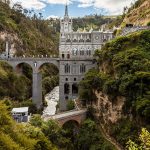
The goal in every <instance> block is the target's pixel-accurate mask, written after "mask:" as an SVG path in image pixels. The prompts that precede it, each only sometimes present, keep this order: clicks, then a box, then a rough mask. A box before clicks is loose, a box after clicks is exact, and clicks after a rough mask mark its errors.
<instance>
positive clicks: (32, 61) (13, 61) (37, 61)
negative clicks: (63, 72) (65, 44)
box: [0, 57, 59, 108]
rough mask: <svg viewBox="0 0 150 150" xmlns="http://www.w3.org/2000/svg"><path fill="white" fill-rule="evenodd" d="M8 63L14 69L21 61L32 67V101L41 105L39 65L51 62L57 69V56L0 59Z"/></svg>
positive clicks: (38, 106)
mask: <svg viewBox="0 0 150 150" xmlns="http://www.w3.org/2000/svg"><path fill="white" fill-rule="evenodd" d="M0 60H1V61H6V62H7V63H8V64H10V65H11V66H12V67H13V69H14V70H15V71H16V70H17V66H18V65H19V64H22V63H26V64H28V65H29V66H31V68H32V76H33V81H32V101H33V103H34V104H35V105H36V106H37V108H40V107H41V106H42V75H41V74H40V67H41V66H42V65H44V64H47V63H49V64H53V65H55V66H56V67H57V68H58V69H59V58H33V57H31V58H23V57H20V58H15V57H14V58H7V59H0Z"/></svg>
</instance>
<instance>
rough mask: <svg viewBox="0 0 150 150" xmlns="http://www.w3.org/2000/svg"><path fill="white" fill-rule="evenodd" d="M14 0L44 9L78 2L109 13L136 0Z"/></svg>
mask: <svg viewBox="0 0 150 150" xmlns="http://www.w3.org/2000/svg"><path fill="white" fill-rule="evenodd" d="M13 1H14V2H21V4H22V6H23V7H25V8H29V9H31V8H33V9H37V10H38V9H43V8H45V7H46V5H47V4H62V5H64V4H66V2H67V3H68V4H71V3H74V2H78V3H79V4H78V7H82V8H85V7H91V6H92V7H94V8H96V9H103V10H105V11H107V12H108V13H109V14H112V15H114V14H120V13H121V12H122V11H123V7H124V6H130V4H131V2H134V1H135V0H13Z"/></svg>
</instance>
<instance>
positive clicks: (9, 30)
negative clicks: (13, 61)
mask: <svg viewBox="0 0 150 150" xmlns="http://www.w3.org/2000/svg"><path fill="white" fill-rule="evenodd" d="M5 34H6V35H5ZM7 34H8V36H9V37H10V41H11V44H14V46H13V48H14V49H15V52H16V55H23V54H24V55H50V54H57V53H58V41H59V40H58V38H59V34H58V32H56V31H55V30H54V29H53V28H51V27H49V22H48V21H46V20H43V18H42V14H41V13H40V14H36V13H34V12H33V11H29V10H26V9H23V8H22V6H21V5H19V4H15V5H14V6H13V8H12V9H11V8H10V7H9V6H8V5H7V4H5V3H3V2H1V1H0V39H1V40H0V44H1V46H0V48H1V49H0V51H4V44H3V42H4V39H2V35H3V36H7Z"/></svg>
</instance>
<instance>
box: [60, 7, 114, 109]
mask: <svg viewBox="0 0 150 150" xmlns="http://www.w3.org/2000/svg"><path fill="white" fill-rule="evenodd" d="M72 25H73V24H72V19H71V18H70V17H69V15H68V7H67V5H66V7H65V15H64V18H63V19H61V20H60V41H59V58H60V68H59V70H60V74H59V80H60V81H59V87H60V91H59V98H60V109H61V110H66V105H67V101H68V100H74V99H76V98H77V97H78V92H79V91H78V83H79V82H80V81H81V80H84V74H85V73H86V72H87V71H88V70H89V69H91V68H93V67H96V64H95V63H94V61H93V59H94V57H93V55H94V53H95V50H96V49H101V47H102V45H103V44H104V43H105V42H106V41H109V40H111V39H112V38H113V32H110V31H102V30H101V31H94V30H93V29H92V28H91V30H90V31H85V30H84V31H82V32H79V31H76V32H74V31H73V26H72Z"/></svg>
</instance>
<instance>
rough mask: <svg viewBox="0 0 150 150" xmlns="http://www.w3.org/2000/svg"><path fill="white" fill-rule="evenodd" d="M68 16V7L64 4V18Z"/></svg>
mask: <svg viewBox="0 0 150 150" xmlns="http://www.w3.org/2000/svg"><path fill="white" fill-rule="evenodd" d="M68 16H69V15H68V5H67V3H66V6H65V17H68Z"/></svg>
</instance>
